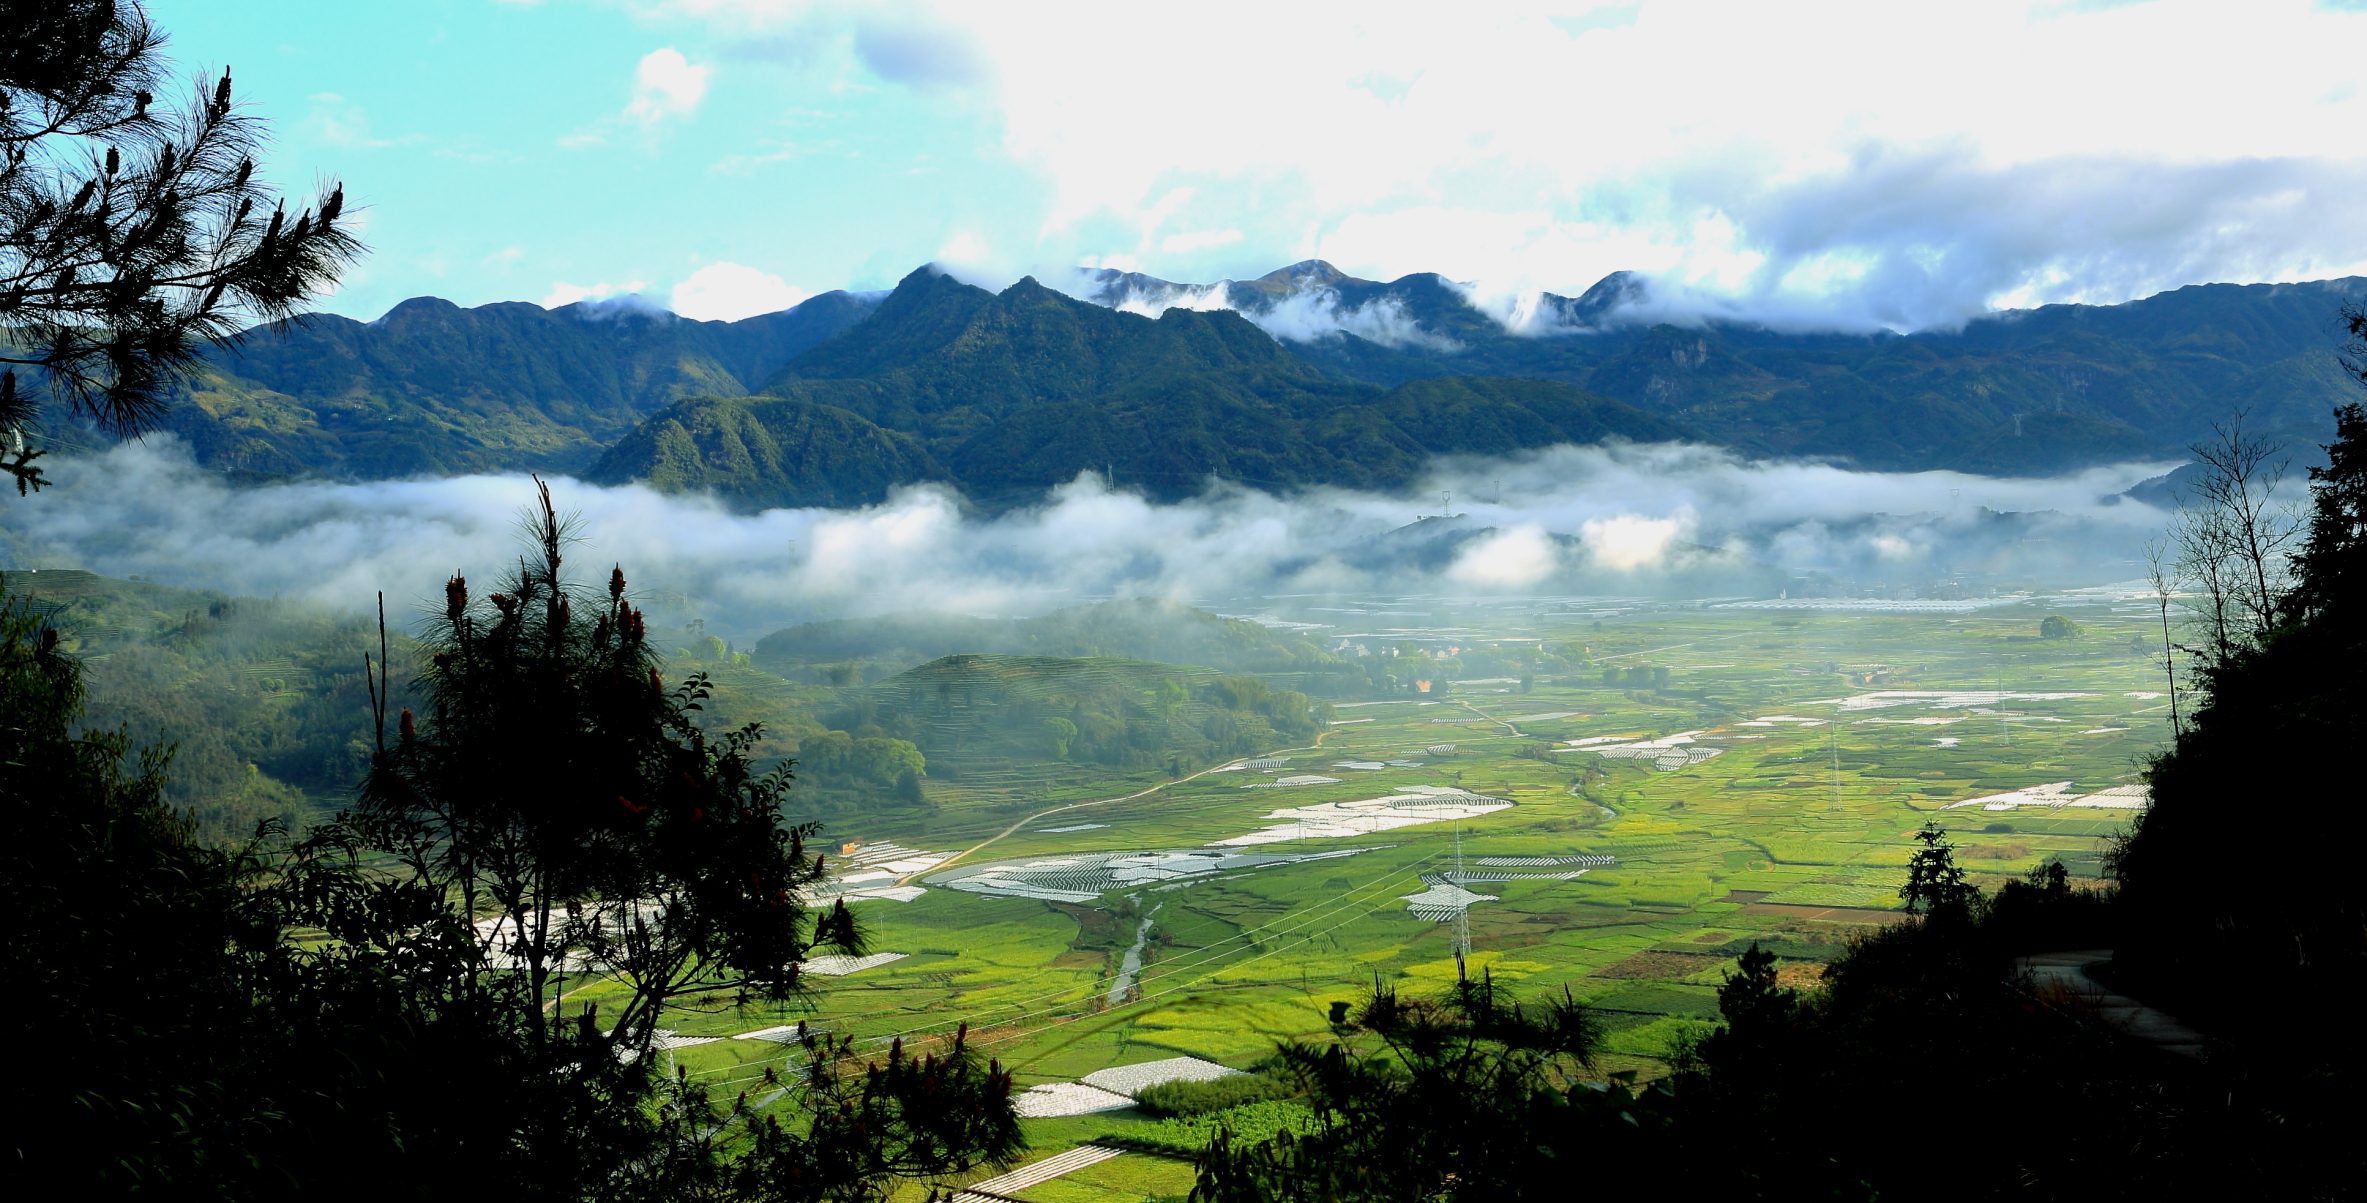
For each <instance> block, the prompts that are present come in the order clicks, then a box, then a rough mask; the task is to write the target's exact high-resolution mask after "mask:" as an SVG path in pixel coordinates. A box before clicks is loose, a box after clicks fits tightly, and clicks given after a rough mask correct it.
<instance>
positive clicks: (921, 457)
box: [584, 397, 947, 510]
mask: <svg viewBox="0 0 2367 1203" xmlns="http://www.w3.org/2000/svg"><path fill="white" fill-rule="evenodd" d="M584 479H585V480H588V481H590V482H592V483H593V484H623V483H625V482H627V481H629V480H633V479H641V480H646V481H647V482H648V483H649V484H650V485H651V486H652V487H654V488H657V489H660V490H663V491H665V492H685V491H698V490H705V491H711V492H713V493H714V494H715V495H716V496H717V497H719V498H721V499H722V500H723V501H724V502H726V503H727V504H730V505H732V506H734V507H736V508H739V509H750V510H756V509H768V508H776V507H800V506H827V507H834V508H845V507H851V506H861V505H876V504H878V503H879V502H882V501H885V500H887V496H888V491H889V490H890V489H892V488H894V487H895V486H897V485H901V484H913V483H917V482H921V481H931V480H945V479H947V474H946V472H945V469H943V468H942V467H939V466H938V464H937V461H936V460H935V459H932V458H931V457H930V455H929V453H928V452H927V451H925V450H923V449H922V448H921V445H920V443H919V441H918V440H916V439H914V438H913V437H912V436H911V435H908V434H905V433H903V432H901V431H895V430H885V429H882V428H881V427H879V426H878V425H877V424H875V423H873V422H871V421H870V420H869V419H867V418H865V417H863V416H862V415H861V414H857V413H853V412H851V411H848V410H844V409H839V408H836V407H834V406H828V405H817V404H814V403H813V402H810V401H797V400H791V399H788V398H781V397H732V398H720V397H700V398H695V399H692V400H689V401H680V402H676V403H675V404H673V405H670V406H668V407H666V408H665V409H663V410H660V411H659V412H658V413H656V414H654V415H652V416H651V417H650V418H649V420H648V421H646V422H643V423H641V424H640V425H638V426H636V427H634V428H633V429H632V430H630V431H628V432H626V434H625V436H624V438H623V439H621V440H619V441H618V442H617V443H616V444H615V445H614V446H612V447H610V448H609V449H608V450H607V451H606V452H605V453H604V454H602V456H601V457H600V460H599V462H597V463H595V464H593V465H592V468H591V470H590V471H588V472H586V473H585V474H584Z"/></svg>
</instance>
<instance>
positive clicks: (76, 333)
mask: <svg viewBox="0 0 2367 1203" xmlns="http://www.w3.org/2000/svg"><path fill="white" fill-rule="evenodd" d="M163 46H164V35H163V34H162V33H160V32H159V31H158V30H157V29H156V28H155V27H154V26H153V25H151V24H149V22H148V18H147V14H146V13H145V12H143V11H142V9H141V7H140V5H139V4H138V3H137V2H136V0H0V471H5V472H7V473H8V474H9V476H10V477H11V478H13V480H14V482H15V484H16V486H17V490H18V492H20V493H22V492H24V491H26V490H28V489H35V488H39V487H41V486H42V485H43V484H44V483H45V481H44V479H43V477H42V474H41V469H40V468H39V467H38V466H37V465H36V463H35V461H36V460H38V459H39V458H40V457H41V455H42V453H43V449H42V447H40V446H39V445H38V444H39V443H40V441H41V436H40V433H39V431H40V429H41V427H42V426H44V425H45V424H47V425H54V422H55V419H56V418H57V417H59V416H61V415H55V414H53V415H50V416H49V418H47V419H45V418H44V416H43V413H42V410H43V408H44V407H43V405H42V399H43V398H44V397H45V396H46V397H47V398H48V400H49V401H51V402H52V403H54V404H55V405H57V406H59V407H62V409H63V410H64V414H63V415H62V416H64V417H67V418H73V419H80V420H83V421H86V422H88V423H90V424H91V425H93V426H95V427H96V428H97V429H98V430H100V431H101V432H102V433H105V434H110V435H116V436H128V435H135V434H138V433H140V432H142V431H145V430H148V429H151V428H153V426H154V425H155V423H156V421H157V419H158V418H159V417H160V416H161V415H162V413H163V411H164V408H165V406H166V403H167V399H168V396H169V393H170V390H171V388H172V386H173V383H174V381H175V379H176V378H177V377H178V376H180V375H181V374H182V373H184V372H186V371H187V370H188V369H189V368H190V367H191V366H192V365H193V364H194V363H195V361H196V358H197V355H198V353H199V351H200V349H201V348H202V347H204V346H205V345H207V344H209V343H213V344H219V343H224V342H228V341H231V340H234V339H235V338H236V337H237V336H238V334H239V332H240V331H241V330H243V329H245V328H247V327H249V326H252V325H255V324H257V323H264V322H271V321H277V320H279V319H282V318H286V317H289V316H291V315H292V314H294V313H295V312H296V309H297V306H298V305H300V304H301V303H302V302H303V301H305V300H306V299H307V298H309V297H311V296H313V295H315V294H317V293H319V292H320V291H321V290H322V289H323V288H326V287H327V286H329V285H330V284H332V283H334V282H335V281H336V279H337V277H338V275H339V274H340V273H341V272H342V270H343V269H344V267H345V265H346V264H347V263H349V262H350V261H352V259H353V258H354V256H355V255H357V254H359V253H360V250H361V244H360V242H359V241H358V240H357V239H356V238H355V237H354V234H353V232H352V231H351V229H350V228H349V227H348V226H347V225H346V224H343V223H342V221H341V219H342V218H343V216H344V209H345V192H344V189H343V188H341V187H339V186H338V185H336V184H334V183H330V184H327V185H324V186H323V188H322V190H321V192H320V195H319V196H318V197H316V198H315V200H314V201H313V203H312V204H311V205H309V206H306V207H303V208H300V209H299V210H298V211H297V212H296V213H295V214H293V215H291V214H290V213H289V212H288V210H287V207H286V205H285V204H284V203H282V201H281V200H280V199H279V198H278V197H277V196H276V195H275V194H274V193H273V191H272V190H271V188H270V187H269V185H268V184H266V183H265V181H264V179H263V177H262V176H261V175H260V174H258V172H257V169H256V163H255V156H256V154H257V152H258V150H259V148H260V145H261V143H262V140H263V135H264V130H263V127H262V126H261V124H260V123H258V122H257V121H256V120H255V119H254V118H253V117H251V116H249V115H248V114H246V113H244V112H242V111H241V110H240V107H239V105H238V102H237V99H236V97H235V96H234V95H233V93H232V89H231V79H230V72H229V71H228V70H224V71H223V72H222V74H221V76H220V77H218V78H217V79H213V80H198V81H195V84H194V87H193V90H192V92H191V94H190V96H189V98H188V99H187V100H186V101H185V102H184V103H182V104H180V105H177V106H176V105H171V104H169V103H160V102H159V100H158V95H157V94H158V92H159V91H160V90H161V89H163V88H164V87H165V86H166V85H165V77H166V75H167V72H168V69H169V65H168V64H167V63H166V62H165V61H164V58H163V55H162V50H163Z"/></svg>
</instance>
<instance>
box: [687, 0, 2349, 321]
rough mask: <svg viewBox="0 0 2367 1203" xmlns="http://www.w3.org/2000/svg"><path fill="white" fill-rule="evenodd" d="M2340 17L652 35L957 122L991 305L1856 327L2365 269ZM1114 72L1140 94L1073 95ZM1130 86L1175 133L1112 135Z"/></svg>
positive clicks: (693, 9) (1983, 8)
mask: <svg viewBox="0 0 2367 1203" xmlns="http://www.w3.org/2000/svg"><path fill="white" fill-rule="evenodd" d="M2355 8H2356V6H2352V5H2334V4H2317V3H2312V2H2310V0H2256V2H2254V3H2249V4H2246V5H2243V6H2241V9H2240V12H2239V10H2237V9H2232V8H2230V7H2228V6H2225V5H2219V4H2208V3H2196V2H2181V0H2158V2H2155V3H2064V2H2063V0H2025V2H2021V3H2000V4H1978V5H1966V4H1962V3H1955V2H1953V0H1862V2H1845V3H1835V4H1822V5H1808V6H1802V5H1770V4H1764V3H1759V2H1756V0H1640V2H1634V0H1631V2H1626V3H1611V4H1604V3H1593V2H1586V0H1579V2H1573V3H1551V2H1548V3H1538V4H1526V5H1519V6H1491V7H1481V8H1468V9H1464V10H1458V11H1456V12H1454V13H1452V14H1451V15H1448V14H1446V13H1443V12H1442V11H1441V10H1438V9H1436V8H1435V7H1415V6H1405V7H1393V6H1386V5H1384V6H1373V5H1368V4H1353V5H1352V4H1344V3H1342V4H1325V3H1311V4H1304V5H1285V6H1275V5H1271V4H1255V5H1252V4H1225V3H1215V4H1210V5H1203V6H1200V7H1198V8H1195V9H1194V10H1193V14H1192V17H1191V19H1189V20H1177V19H1176V18H1175V16H1174V14H1173V13H1171V12H1169V11H1167V10H1163V9H1152V8H1132V7H1127V6H1110V5H1084V4H1044V5H1033V6H1023V7H1020V8H1017V9H1003V8H998V9H992V10H987V9H977V8H974V7H970V6H961V5H951V4H946V5H938V4H931V3H923V2H917V0H915V2H908V3H898V4H892V5H886V6H855V5H839V4H830V3H819V4H817V3H808V2H803V0H800V2H797V3H788V2H785V0H661V2H657V3H653V4H651V5H649V6H648V7H647V8H645V9H644V10H643V11H644V12H645V13H647V14H648V15H649V16H650V17H651V19H653V20H657V21H686V20H687V21H694V22H699V23H703V24H705V25H707V26H708V27H709V28H710V29H712V30H714V31H715V33H716V34H717V36H719V37H722V38H725V39H727V40H729V39H737V40H738V41H739V42H740V43H741V44H743V45H747V46H762V47H764V48H765V50H764V52H763V53H764V54H765V55H766V56H769V57H770V58H771V59H772V60H773V61H774V62H775V63H776V64H789V65H792V66H794V67H795V68H796V69H797V70H800V71H802V72H805V73H808V74H809V75H810V74H823V75H828V74H832V73H839V74H842V75H844V77H845V78H846V79H847V80H848V81H849V83H850V84H851V83H852V82H853V81H855V80H857V79H866V80H869V81H874V85H875V86H876V85H877V84H886V85H888V86H891V87H893V86H902V87H907V88H910V89H913V90H914V91H915V92H924V93H928V94H930V95H933V96H947V95H958V97H959V98H960V99H959V100H958V101H949V102H948V103H952V104H955V105H956V107H958V108H962V109H965V110H967V111H970V112H974V113H976V114H980V115H983V116H984V117H986V118H988V119H990V120H991V121H992V123H993V128H995V129H998V130H999V131H1000V137H1001V146H1000V147H999V151H1000V153H1001V154H1002V155H1004V156H1006V157H1007V158H1008V159H1009V160H1011V161H1013V162H1015V163H1018V164H1020V165H1023V166H1025V167H1026V168H1028V169H1029V170H1031V171H1033V172H1035V173H1037V174H1038V175H1039V176H1040V178H1041V179H1042V180H1043V181H1044V184H1045V188H1046V198H1045V199H1044V200H1043V201H1041V202H1040V205H1041V207H1040V208H1039V209H1033V210H1031V211H1029V212H1026V213H1024V214H1021V213H1014V214H1010V215H1008V216H1009V219H1008V220H1002V221H999V222H998V221H995V220H991V219H981V218H979V217H977V216H971V217H966V218H964V220H965V221H967V222H969V223H970V225H971V226H972V227H974V228H973V229H972V231H971V232H972V235H973V236H974V237H976V238H978V239H980V240H982V241H983V242H984V243H985V244H987V245H988V246H989V247H991V249H992V251H993V253H994V255H995V257H997V258H998V259H999V260H1000V261H1003V262H1007V263H1009V264H1011V265H1012V266H1013V267H1014V268H1015V269H1016V270H1015V271H1014V273H1013V275H1014V277H1015V275H1016V274H1017V272H1018V271H1034V272H1037V273H1038V274H1042V272H1043V269H1044V267H1045V266H1046V265H1051V264H1055V263H1057V264H1072V263H1075V262H1078V261H1079V259H1080V258H1082V257H1087V256H1090V257H1092V258H1094V259H1095V261H1097V262H1101V263H1105V264H1107V263H1111V262H1114V261H1119V260H1123V261H1127V262H1129V263H1131V264H1134V265H1138V266H1139V267H1140V268H1141V269H1142V270H1145V271H1149V272H1152V273H1153V274H1156V275H1160V276H1164V277H1167V278H1171V279H1192V278H1198V279H1210V278H1215V277H1218V276H1221V275H1230V276H1236V277H1242V276H1253V275H1256V274H1258V273H1260V272H1263V271H1265V270H1267V269H1269V268H1271V267H1274V266H1276V265H1278V264H1280V263H1286V262H1292V261H1295V260H1299V259H1304V258H1316V257H1320V258H1324V259H1328V260H1330V261H1332V262H1334V263H1336V264H1338V265H1340V266H1341V267H1342V268H1344V269H1347V270H1348V271H1350V272H1352V273H1354V274H1356V275H1359V276H1363V277H1367V278H1375V279H1391V278H1394V277H1396V276H1399V275H1403V274H1406V273H1410V272H1416V271H1436V272H1440V273H1442V274H1445V275H1447V276H1449V277H1451V278H1454V279H1459V280H1472V281H1477V282H1479V289H1480V292H1481V294H1482V295H1483V296H1484V297H1486V298H1488V299H1489V301H1490V303H1491V304H1493V305H1494V306H1495V307H1496V308H1498V309H1501V310H1503V311H1505V312H1507V313H1510V312H1513V311H1515V310H1517V309H1518V307H1519V298H1521V297H1522V296H1524V295H1530V296H1533V295H1534V294H1535V293H1536V292H1537V291H1538V290H1540V289H1542V290H1547V291H1552V292H1557V293H1561V294H1563V295H1575V294H1576V293H1577V292H1580V291H1583V290H1584V289H1585V288H1586V287H1588V286H1589V285H1591V284H1592V283H1594V282H1595V281H1596V280H1598V279H1601V278H1602V277H1603V276H1605V275H1607V274H1609V273H1610V272H1612V271H1616V270H1635V271H1639V272H1642V273H1644V274H1645V275H1646V276H1648V277H1649V278H1650V279H1651V281H1652V283H1653V285H1654V290H1653V291H1654V294H1655V296H1656V298H1657V302H1656V304H1657V308H1656V309H1655V311H1654V312H1652V313H1650V314H1646V315H1643V316H1647V317H1650V318H1653V319H1656V320H1657V319H1669V318H1674V319H1677V320H1690V319H1695V318H1699V317H1703V316H1712V317H1725V318H1733V319H1738V320H1745V321H1764V322H1768V323H1770V324H1776V325H1780V326H1786V327H1794V328H1799V327H1814V328H1845V329H1853V330H1863V329H1874V328H1889V329H1915V328H1926V327H1933V326H1947V325H1952V324H1955V323H1958V322H1961V321H1963V320H1965V319H1966V318H1968V317H1971V316H1975V315H1978V314H1980V313H1983V312H1986V311H1988V310H1991V309H1994V308H2010V307H2023V306H2029V305H2034V304H2039V303H2045V302H2053V301H2088V302H2098V303H2113V302H2118V301H2122V300H2127V299H2131V298H2134V297H2138V296H2143V295H2148V294H2150V293H2153V292H2156V291H2160V290H2163V289H2167V288H2173V287H2177V286H2179V285H2183V284H2188V283H2197V282H2209V281H2233V282H2252V281H2261V280H2291V279H2308V278H2319V277H2325V276H2332V275H2342V274H2349V273H2352V272H2358V271H2362V270H2367V259H2363V257H2362V254H2361V252H2360V250H2359V248H2360V247H2361V246H2367V209H2362V208H2361V207H2359V206H2357V205H2355V204H2352V203H2350V199H2349V198H2351V197H2354V196H2356V195H2357V194H2358V192H2359V190H2360V186H2361V184H2362V183H2367V180H2363V179H2362V177H2363V176H2367V154H2363V153H2362V152H2361V150H2360V144H2359V142H2358V139H2357V138H2356V137H2355V131H2356V130H2357V129H2359V128H2361V127H2362V126H2367V90H2363V89H2362V86H2361V85H2362V83H2363V82H2367V61H2363V60H2360V59H2359V58H2358V56H2356V55H2355V54H2353V53H2351V49H2350V48H2352V47H2355V46H2357V45H2359V44H2360V43H2361V42H2362V41H2363V40H2367V13H2361V12H2358V11H2346V10H2350V9H2355ZM1110 63H1124V64H1125V66H1124V68H1123V75H1124V78H1125V79H1126V80H1128V81H1141V83H1139V84H1137V85H1136V86H1134V87H1133V88H1132V89H1131V90H1130V89H1129V87H1128V85H1115V84H1114V81H1113V78H1112V76H1111V75H1110V73H1109V72H1108V71H1105V70H1095V69H1087V68H1085V67H1083V66H1082V65H1083V64H1110ZM1277 64H1287V68H1286V69H1278V68H1277ZM1148 81H1158V82H1157V83H1156V84H1150V83H1149V82H1148ZM1114 86H1115V89H1116V90H1115V91H1113V87H1114ZM1143 86H1154V87H1160V88H1163V89H1165V90H1167V91H1168V92H1170V93H1172V94H1174V95H1176V96H1177V97H1179V99H1177V100H1175V101H1173V102H1157V103H1153V102H1148V101H1140V102H1131V103H1130V102H1129V99H1130V98H1131V97H1137V96H1140V95H1142V91H1141V88H1142V87H1143Z"/></svg>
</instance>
